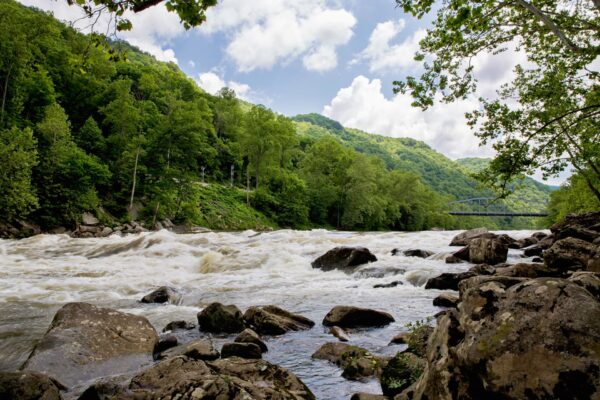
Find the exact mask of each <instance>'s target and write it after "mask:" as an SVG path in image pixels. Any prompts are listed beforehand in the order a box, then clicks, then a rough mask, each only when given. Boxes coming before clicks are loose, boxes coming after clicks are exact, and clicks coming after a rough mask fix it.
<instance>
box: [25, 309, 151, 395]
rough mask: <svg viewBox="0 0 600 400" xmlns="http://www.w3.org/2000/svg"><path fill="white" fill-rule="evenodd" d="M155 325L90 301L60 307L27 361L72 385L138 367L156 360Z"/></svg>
mask: <svg viewBox="0 0 600 400" xmlns="http://www.w3.org/2000/svg"><path fill="white" fill-rule="evenodd" d="M157 343H158V335H157V334H156V331H155V330H154V328H153V327H152V325H151V324H150V322H148V320H147V319H146V318H144V317H140V316H137V315H132V314H126V313H122V312H119V311H116V310H112V309H109V308H100V307H96V306H93V305H91V304H87V303H69V304H66V305H64V306H63V307H62V308H61V309H60V310H58V311H57V313H56V315H55V316H54V319H53V320H52V323H51V324H50V328H49V329H48V331H47V332H46V334H45V335H44V337H43V338H42V339H41V341H40V342H39V343H38V345H37V346H36V347H35V349H34V350H33V352H32V353H31V355H30V356H29V359H28V360H27V361H26V363H25V365H24V369H25V370H26V371H37V372H41V373H44V374H47V375H49V376H51V377H53V378H55V379H57V380H58V381H60V382H61V383H63V384H65V385H67V386H72V385H74V384H76V383H78V382H80V381H85V380H88V379H91V378H94V377H99V376H102V375H103V374H105V373H106V371H107V370H110V373H111V374H116V373H122V372H127V371H131V370H134V369H137V368H139V366H140V365H143V364H145V363H148V362H150V361H151V360H152V353H153V351H154V348H155V347H156V345H157Z"/></svg>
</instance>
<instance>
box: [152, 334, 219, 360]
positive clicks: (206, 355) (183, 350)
mask: <svg viewBox="0 0 600 400" xmlns="http://www.w3.org/2000/svg"><path fill="white" fill-rule="evenodd" d="M177 356H186V357H188V358H191V359H193V360H204V361H211V360H216V359H217V358H219V356H220V354H219V352H218V351H217V350H215V348H214V347H213V344H212V342H211V341H210V340H208V339H197V340H194V341H193V342H190V343H187V344H184V345H182V346H177V347H174V348H172V349H169V350H167V351H164V352H162V353H161V354H160V355H159V358H161V359H164V358H172V357H177Z"/></svg>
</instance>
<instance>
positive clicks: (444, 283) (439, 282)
mask: <svg viewBox="0 0 600 400" xmlns="http://www.w3.org/2000/svg"><path fill="white" fill-rule="evenodd" d="M476 275H477V274H476V273H475V272H471V271H466V272H444V273H443V274H440V275H438V276H436V277H433V278H430V279H428V280H427V283H426V284H425V289H439V290H458V283H459V282H460V281H462V280H465V279H469V278H472V277H474V276H476Z"/></svg>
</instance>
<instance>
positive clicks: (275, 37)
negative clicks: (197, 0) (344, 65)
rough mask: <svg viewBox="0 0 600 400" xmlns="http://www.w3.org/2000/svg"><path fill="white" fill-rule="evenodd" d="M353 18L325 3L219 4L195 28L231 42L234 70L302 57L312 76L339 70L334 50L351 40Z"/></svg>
mask: <svg viewBox="0 0 600 400" xmlns="http://www.w3.org/2000/svg"><path fill="white" fill-rule="evenodd" d="M355 24H356V18H355V17H354V16H353V15H352V13H350V12H349V11H347V10H345V9H342V8H337V9H334V8H332V7H330V6H329V5H328V4H327V1H326V0H305V1H295V0H255V1H252V2H249V1H247V0H223V1H222V2H220V3H219V5H218V6H216V7H214V8H212V9H210V10H209V11H208V16H207V23H206V24H204V25H203V26H201V27H200V28H199V30H200V31H201V32H204V33H206V34H211V33H215V32H224V33H226V34H227V35H228V37H229V38H230V41H229V44H228V45H227V47H226V50H225V52H226V54H227V56H228V57H229V58H230V59H231V60H233V61H234V62H235V64H236V66H237V68H238V70H240V71H243V72H250V71H253V70H256V69H270V68H272V67H273V66H275V65H277V64H280V63H281V64H286V63H289V62H291V61H293V60H295V59H297V58H299V57H302V61H303V65H304V67H305V68H306V69H307V70H310V71H328V70H331V69H333V68H335V67H336V66H337V54H336V49H337V47H339V46H342V45H345V44H347V43H348V42H349V41H350V38H351V37H352V35H353V27H354V26H355Z"/></svg>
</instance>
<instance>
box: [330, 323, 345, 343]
mask: <svg viewBox="0 0 600 400" xmlns="http://www.w3.org/2000/svg"><path fill="white" fill-rule="evenodd" d="M329 333H331V334H332V335H333V336H335V337H336V338H338V339H339V340H340V341H341V342H347V341H349V340H350V337H349V336H348V334H347V333H346V332H345V331H344V330H343V329H342V328H340V327H339V326H332V327H331V328H329Z"/></svg>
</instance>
